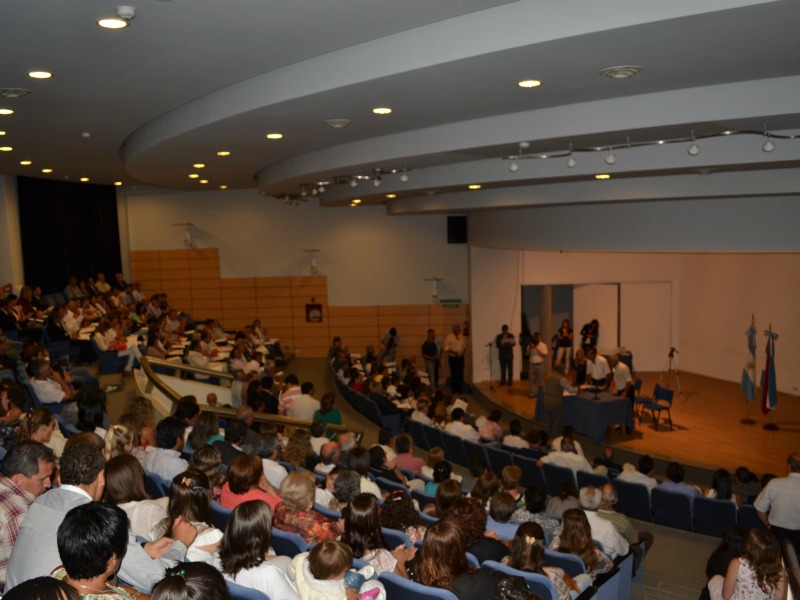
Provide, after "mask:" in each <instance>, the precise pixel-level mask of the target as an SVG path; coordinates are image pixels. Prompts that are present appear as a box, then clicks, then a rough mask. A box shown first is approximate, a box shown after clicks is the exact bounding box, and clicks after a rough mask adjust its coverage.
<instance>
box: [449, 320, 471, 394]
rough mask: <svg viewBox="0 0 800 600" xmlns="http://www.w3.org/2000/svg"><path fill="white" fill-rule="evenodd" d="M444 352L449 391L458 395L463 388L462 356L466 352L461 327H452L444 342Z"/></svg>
mask: <svg viewBox="0 0 800 600" xmlns="http://www.w3.org/2000/svg"><path fill="white" fill-rule="evenodd" d="M444 351H445V352H446V353H447V361H448V363H449V365H450V390H451V391H452V392H453V393H454V394H460V393H462V391H463V387H464V354H465V353H466V351H467V340H466V339H465V338H464V336H463V335H461V326H459V325H453V332H452V333H450V334H448V336H447V337H446V338H445V340H444Z"/></svg>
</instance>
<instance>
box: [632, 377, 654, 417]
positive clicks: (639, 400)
mask: <svg viewBox="0 0 800 600" xmlns="http://www.w3.org/2000/svg"><path fill="white" fill-rule="evenodd" d="M633 389H634V396H633V417H634V418H636V417H638V418H639V425H641V424H642V417H643V416H644V405H645V404H646V403H648V402H652V401H653V399H652V398H650V397H649V396H642V380H641V379H639V378H638V377H637V378H636V381H634V382H633Z"/></svg>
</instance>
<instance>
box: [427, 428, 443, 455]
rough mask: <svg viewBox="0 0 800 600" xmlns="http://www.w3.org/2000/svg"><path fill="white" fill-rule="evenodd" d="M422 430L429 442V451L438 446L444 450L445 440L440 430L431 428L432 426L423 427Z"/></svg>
mask: <svg viewBox="0 0 800 600" xmlns="http://www.w3.org/2000/svg"><path fill="white" fill-rule="evenodd" d="M422 428H423V429H422V431H423V432H424V433H425V439H426V440H428V449H429V450H430V449H431V448H435V447H436V446H439V447H440V448H444V440H443V439H442V432H441V430H440V429H438V428H436V427H431V426H430V425H423V426H422Z"/></svg>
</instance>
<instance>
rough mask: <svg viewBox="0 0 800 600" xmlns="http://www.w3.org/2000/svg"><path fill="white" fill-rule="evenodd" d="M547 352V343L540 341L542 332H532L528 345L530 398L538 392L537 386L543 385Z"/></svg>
mask: <svg viewBox="0 0 800 600" xmlns="http://www.w3.org/2000/svg"><path fill="white" fill-rule="evenodd" d="M547 354H548V350H547V344H545V343H544V342H543V341H542V334H540V333H539V332H538V331H537V332H536V333H534V334H533V339H532V340H531V345H530V346H529V347H528V380H529V381H528V382H529V384H530V394H528V395H529V396H530V397H531V398H535V397H536V396H537V394H538V393H539V388H540V387H541V386H543V385H544V370H545V369H544V366H545V364H544V359H545V357H546V356H547Z"/></svg>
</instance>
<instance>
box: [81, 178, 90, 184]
mask: <svg viewBox="0 0 800 600" xmlns="http://www.w3.org/2000/svg"><path fill="white" fill-rule="evenodd" d="M81 181H82V182H83V183H86V182H87V181H89V178H88V177H81Z"/></svg>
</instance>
